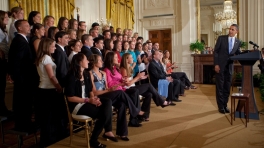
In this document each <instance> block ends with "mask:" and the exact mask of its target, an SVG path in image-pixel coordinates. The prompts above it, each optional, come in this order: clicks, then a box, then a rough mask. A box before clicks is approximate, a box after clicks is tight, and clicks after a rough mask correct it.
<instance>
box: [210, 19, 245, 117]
mask: <svg viewBox="0 0 264 148" xmlns="http://www.w3.org/2000/svg"><path fill="white" fill-rule="evenodd" d="M238 30H239V28H238V25H237V24H233V25H231V26H230V28H229V34H228V35H223V36H219V37H218V39H217V42H216V44H215V49H214V65H215V72H216V101H217V105H218V111H219V112H220V113H222V114H224V113H229V112H230V111H229V109H228V108H227V103H228V98H229V95H230V86H231V78H232V73H233V61H231V60H230V59H229V58H230V57H231V56H233V55H234V54H239V53H240V49H239V47H240V41H239V40H238V39H237V38H236V37H235V35H236V34H237V33H238Z"/></svg>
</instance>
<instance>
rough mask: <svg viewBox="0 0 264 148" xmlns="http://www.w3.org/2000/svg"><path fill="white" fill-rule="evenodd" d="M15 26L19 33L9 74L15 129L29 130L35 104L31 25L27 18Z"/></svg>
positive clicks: (11, 54) (11, 51) (9, 59)
mask: <svg viewBox="0 0 264 148" xmlns="http://www.w3.org/2000/svg"><path fill="white" fill-rule="evenodd" d="M15 27H16V29H17V31H18V34H17V35H16V36H15V38H14V39H13V41H12V43H11V45H10V50H9V54H8V74H9V75H10V77H11V79H12V81H13V82H14V91H13V110H14V114H15V129H16V130H19V131H29V130H31V129H32V124H31V115H32V104H33V92H32V90H33V83H34V82H32V77H33V75H32V74H33V73H34V66H35V65H34V59H33V56H32V53H31V50H30V46H29V42H28V40H27V37H26V36H27V35H28V34H29V33H30V26H29V24H28V22H27V21H26V20H17V21H16V22H15Z"/></svg>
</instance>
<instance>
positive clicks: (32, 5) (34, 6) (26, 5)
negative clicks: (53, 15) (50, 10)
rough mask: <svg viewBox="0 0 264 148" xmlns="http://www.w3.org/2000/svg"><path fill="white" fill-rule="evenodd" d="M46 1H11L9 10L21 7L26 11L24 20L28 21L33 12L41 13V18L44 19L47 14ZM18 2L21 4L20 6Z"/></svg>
mask: <svg viewBox="0 0 264 148" xmlns="http://www.w3.org/2000/svg"><path fill="white" fill-rule="evenodd" d="M44 1H45V0H9V10H11V9H12V8H13V7H18V6H19V5H20V7H22V8H23V10H24V19H26V20H27V18H28V15H29V13H30V12H31V11H39V12H40V14H41V18H44V17H45V14H46V13H45V7H44ZM18 2H20V4H19V3H18Z"/></svg>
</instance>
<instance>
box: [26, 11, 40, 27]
mask: <svg viewBox="0 0 264 148" xmlns="http://www.w3.org/2000/svg"><path fill="white" fill-rule="evenodd" d="M37 14H40V13H39V12H38V11H31V12H30V13H29V15H28V23H29V25H30V26H32V25H34V24H35V23H34V20H33V18H34V17H35V16H36V15H37Z"/></svg>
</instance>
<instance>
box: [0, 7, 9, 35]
mask: <svg viewBox="0 0 264 148" xmlns="http://www.w3.org/2000/svg"><path fill="white" fill-rule="evenodd" d="M6 14H7V12H5V11H2V10H0V29H1V30H2V31H3V32H6V33H7V30H6V25H7V24H4V19H5V15H6ZM7 15H8V14H7Z"/></svg>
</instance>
